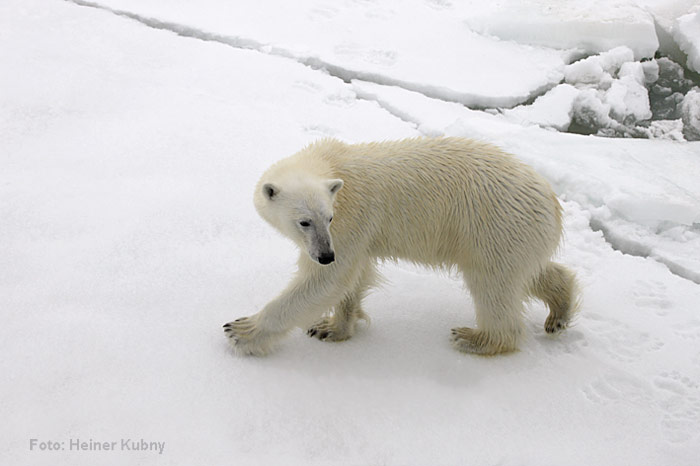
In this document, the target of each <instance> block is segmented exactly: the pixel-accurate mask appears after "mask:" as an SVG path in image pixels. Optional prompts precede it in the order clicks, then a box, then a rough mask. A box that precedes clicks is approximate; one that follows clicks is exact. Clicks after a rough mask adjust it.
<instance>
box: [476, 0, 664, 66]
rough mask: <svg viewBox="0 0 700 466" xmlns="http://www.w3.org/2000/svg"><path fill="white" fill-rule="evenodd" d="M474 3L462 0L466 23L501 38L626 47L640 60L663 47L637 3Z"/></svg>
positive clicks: (592, 49)
mask: <svg viewBox="0 0 700 466" xmlns="http://www.w3.org/2000/svg"><path fill="white" fill-rule="evenodd" d="M475 3H478V2H466V4H465V5H463V10H464V13H465V15H469V17H468V19H467V20H466V22H467V24H468V25H469V26H470V27H471V28H473V29H474V30H476V31H479V32H481V33H485V34H491V35H493V36H496V37H499V38H501V39H503V40H513V41H516V42H519V43H526V44H532V45H539V46H546V47H556V48H561V49H581V50H583V51H585V53H588V54H590V53H599V52H606V51H608V50H610V49H612V48H615V47H619V46H626V47H628V48H632V49H633V51H634V56H635V57H636V59H641V58H644V57H653V56H654V52H656V49H657V48H658V46H659V42H658V39H657V36H656V32H655V26H654V18H653V16H652V15H651V14H650V13H649V12H648V11H646V9H645V8H642V7H640V6H638V5H635V4H634V2H624V1H623V2H609V1H606V0H586V1H581V0H562V1H559V2H549V1H543V0H525V1H522V0H506V1H504V2H497V3H491V4H490V8H488V9H487V11H478V10H477V11H476V12H474V11H473V9H474V4H475ZM481 3H483V2H481ZM504 12H507V13H506V14H504Z"/></svg>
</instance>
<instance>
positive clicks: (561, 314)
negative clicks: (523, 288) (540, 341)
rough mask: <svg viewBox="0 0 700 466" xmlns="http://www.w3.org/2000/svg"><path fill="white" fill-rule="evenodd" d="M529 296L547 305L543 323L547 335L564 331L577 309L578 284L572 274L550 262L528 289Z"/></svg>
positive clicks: (561, 266) (559, 265)
mask: <svg viewBox="0 0 700 466" xmlns="http://www.w3.org/2000/svg"><path fill="white" fill-rule="evenodd" d="M530 294H531V295H532V296H535V297H537V298H539V299H541V300H542V301H544V303H545V304H546V305H547V307H548V308H549V316H547V320H546V321H545V323H544V329H545V331H546V332H547V333H557V332H560V331H562V330H564V329H565V328H566V327H567V326H568V325H569V322H570V321H571V319H572V317H573V316H574V315H575V314H576V312H577V310H578V307H579V298H578V284H577V282H576V277H575V275H574V273H573V272H572V271H571V270H569V269H567V268H566V267H564V266H563V265H561V264H557V263H554V262H550V263H549V264H547V265H546V266H545V268H544V270H543V271H542V272H541V273H540V275H539V276H538V277H537V279H535V281H534V283H533V285H532V286H531V287H530Z"/></svg>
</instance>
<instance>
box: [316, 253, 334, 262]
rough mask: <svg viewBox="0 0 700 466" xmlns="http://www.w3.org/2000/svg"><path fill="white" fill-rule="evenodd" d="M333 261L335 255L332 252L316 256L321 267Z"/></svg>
mask: <svg viewBox="0 0 700 466" xmlns="http://www.w3.org/2000/svg"><path fill="white" fill-rule="evenodd" d="M334 260H335V253H333V252H324V253H323V254H321V255H320V256H318V262H319V264H322V265H328V264H330V263H331V262H333V261H334Z"/></svg>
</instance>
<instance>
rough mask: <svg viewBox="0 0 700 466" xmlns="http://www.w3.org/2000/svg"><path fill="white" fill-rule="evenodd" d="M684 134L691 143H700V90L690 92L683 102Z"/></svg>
mask: <svg viewBox="0 0 700 466" xmlns="http://www.w3.org/2000/svg"><path fill="white" fill-rule="evenodd" d="M681 119H682V121H683V132H684V135H685V137H686V139H688V140H689V141H700V89H698V90H695V89H693V90H691V91H689V92H688V93H687V94H686V95H685V97H684V98H683V101H682V102H681Z"/></svg>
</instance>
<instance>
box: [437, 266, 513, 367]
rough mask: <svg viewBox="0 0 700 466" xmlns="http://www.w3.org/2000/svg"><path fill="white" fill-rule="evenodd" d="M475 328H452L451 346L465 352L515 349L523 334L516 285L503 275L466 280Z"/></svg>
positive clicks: (475, 352) (486, 353)
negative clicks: (472, 301)
mask: <svg viewBox="0 0 700 466" xmlns="http://www.w3.org/2000/svg"><path fill="white" fill-rule="evenodd" d="M467 284H468V286H469V290H470V292H471V295H472V298H473V299H474V305H475V310H476V321H477V327H478V328H468V327H460V328H454V329H452V337H451V341H452V344H453V346H454V347H455V348H456V349H457V350H459V351H462V352H464V353H474V354H482V355H491V354H498V353H506V352H509V351H514V350H516V349H517V346H518V341H519V340H520V338H521V336H522V334H523V303H522V298H523V297H522V296H519V290H521V289H522V287H518V286H517V285H515V284H513V283H508V282H507V281H505V280H503V278H502V277H500V279H499V278H496V277H491V278H489V277H486V276H482V277H480V278H478V279H475V278H469V279H468V280H467Z"/></svg>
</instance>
